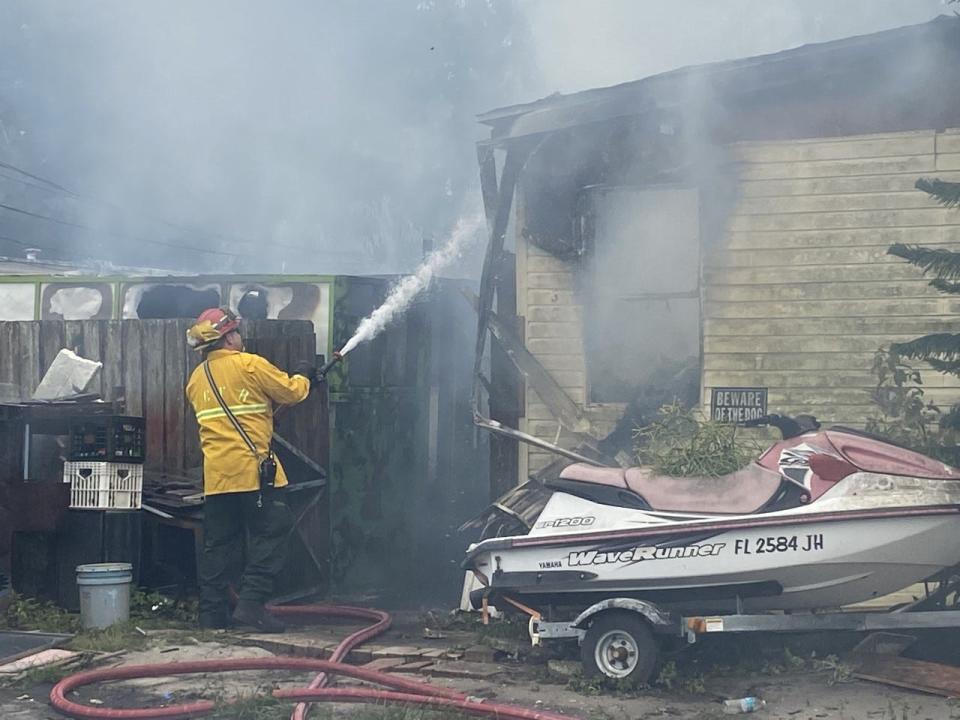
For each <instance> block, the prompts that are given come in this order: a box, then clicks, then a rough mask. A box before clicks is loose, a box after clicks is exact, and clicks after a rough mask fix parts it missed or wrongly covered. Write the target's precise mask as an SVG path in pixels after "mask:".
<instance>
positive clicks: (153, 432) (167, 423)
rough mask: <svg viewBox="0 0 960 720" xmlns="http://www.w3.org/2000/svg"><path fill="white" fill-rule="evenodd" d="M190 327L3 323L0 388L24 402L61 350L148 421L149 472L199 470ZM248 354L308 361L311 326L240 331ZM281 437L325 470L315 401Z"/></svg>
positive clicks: (285, 425)
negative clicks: (189, 390) (90, 363)
mask: <svg viewBox="0 0 960 720" xmlns="http://www.w3.org/2000/svg"><path fill="white" fill-rule="evenodd" d="M191 322H192V321H190V320H82V321H50V320H46V321H39V322H0V383H9V384H13V385H15V386H17V387H18V388H19V389H20V393H21V396H22V397H23V398H24V399H28V398H29V397H30V396H31V395H32V394H33V391H34V389H35V388H36V386H37V384H38V383H39V382H40V378H41V377H42V376H43V373H44V372H45V371H46V369H47V368H48V367H49V366H50V363H51V362H52V361H53V358H54V357H55V356H56V354H57V353H58V352H59V351H60V350H61V349H62V348H70V349H71V350H73V351H74V352H76V353H77V354H79V355H81V356H83V357H85V358H89V359H91V360H99V361H100V362H102V363H103V369H102V370H101V371H100V372H99V373H98V374H97V377H96V378H95V379H94V381H93V384H92V385H91V387H90V388H89V390H90V391H92V392H97V393H100V395H101V396H102V397H103V398H104V399H105V400H108V401H113V400H116V399H118V398H120V397H122V398H123V400H124V405H125V408H126V413H127V414H129V415H142V416H143V417H145V418H146V422H147V461H146V465H147V467H148V468H150V469H152V470H157V471H161V472H168V473H175V474H180V473H183V472H184V471H185V470H187V469H188V468H192V467H196V466H198V465H200V463H201V454H200V447H199V443H198V438H197V424H196V419H195V418H194V414H193V411H192V409H191V408H190V406H189V404H188V403H187V400H186V396H185V395H184V386H185V385H186V382H187V379H188V378H189V376H190V373H191V372H192V371H193V369H194V368H195V367H196V365H197V363H198V362H199V360H200V356H199V353H197V352H194V351H192V350H190V349H189V348H188V347H187V345H186V342H185V340H186V331H187V328H188V327H189V326H190V324H191ZM241 332H242V333H243V335H244V338H245V341H246V345H247V349H248V350H249V351H250V352H256V353H257V354H259V355H262V356H264V357H266V358H267V359H268V360H270V361H271V362H273V363H274V364H275V365H277V366H278V367H280V368H282V369H285V370H290V369H292V368H293V366H294V365H296V363H297V362H299V361H301V360H313V358H314V354H315V348H316V339H315V335H314V330H313V324H312V323H311V322H309V321H305V320H256V321H250V322H245V323H244V325H243V326H242V328H241ZM278 430H279V431H280V432H281V433H283V434H284V436H285V437H287V439H289V440H290V441H291V442H292V443H293V444H295V445H297V447H298V448H299V449H300V450H301V451H303V452H304V453H306V454H307V455H308V456H310V457H311V458H313V459H314V460H315V461H317V462H318V463H320V464H321V465H323V466H324V467H326V465H327V462H328V458H327V450H328V448H327V445H328V443H327V435H326V433H327V418H326V408H325V402H324V401H323V398H321V397H319V396H318V394H316V393H315V394H314V395H311V398H310V399H309V400H308V401H306V402H305V403H303V404H302V405H301V406H298V407H297V408H296V409H294V410H292V411H291V412H289V413H287V414H286V415H285V416H284V417H283V418H282V419H280V420H279V421H278Z"/></svg>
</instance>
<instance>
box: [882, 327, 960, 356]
mask: <svg viewBox="0 0 960 720" xmlns="http://www.w3.org/2000/svg"><path fill="white" fill-rule="evenodd" d="M890 352H891V353H893V354H895V355H899V356H900V357H904V358H912V359H914V360H926V361H928V362H929V361H931V360H939V361H941V362H945V363H953V362H960V335H958V334H955V333H933V334H931V335H924V336H922V337H918V338H915V339H913V340H908V341H907V342H902V343H893V344H892V345H891V346H890Z"/></svg>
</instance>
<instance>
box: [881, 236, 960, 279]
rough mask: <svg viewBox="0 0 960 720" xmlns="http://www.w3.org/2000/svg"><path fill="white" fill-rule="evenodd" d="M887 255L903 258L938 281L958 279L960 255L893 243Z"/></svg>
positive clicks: (959, 276)
mask: <svg viewBox="0 0 960 720" xmlns="http://www.w3.org/2000/svg"><path fill="white" fill-rule="evenodd" d="M887 254H888V255H895V256H896V257H899V258H903V259H904V260H906V261H907V262H908V263H910V264H911V265H916V266H917V267H919V268H920V269H921V270H923V274H924V275H927V274H933V275H935V276H936V278H937V279H938V280H948V281H949V280H958V279H960V253H958V252H953V251H952V250H944V249H942V248H928V247H920V246H919V245H904V244H903V243H895V244H894V245H891V246H890V247H889V248H887Z"/></svg>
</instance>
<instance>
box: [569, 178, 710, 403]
mask: <svg viewBox="0 0 960 720" xmlns="http://www.w3.org/2000/svg"><path fill="white" fill-rule="evenodd" d="M579 207H580V208H581V211H582V212H583V213H584V215H583V217H582V220H581V227H583V228H584V229H585V231H587V232H586V233H585V238H584V240H585V250H586V254H585V257H584V264H583V267H582V268H581V272H580V273H579V278H578V281H579V285H580V295H581V298H582V300H581V301H582V302H583V307H584V319H585V320H584V324H583V340H584V360H585V369H586V372H587V377H586V384H587V393H588V401H590V402H597V403H611V402H614V403H619V402H630V401H631V400H633V399H635V398H636V397H638V395H642V394H644V392H645V389H644V388H645V386H646V385H648V384H649V382H650V378H651V377H652V376H654V375H656V374H657V372H658V370H659V369H660V368H662V367H669V366H672V365H674V364H676V363H678V362H679V363H682V364H683V365H691V364H692V365H693V366H696V367H699V356H700V336H701V327H700V231H699V225H700V222H699V200H698V193H697V191H696V190H692V189H689V188H686V189H685V188H676V187H658V186H652V187H650V186H647V187H643V186H641V187H630V186H627V187H595V188H589V189H587V190H585V192H584V193H583V195H582V197H581V202H580V204H579ZM684 394H686V393H684Z"/></svg>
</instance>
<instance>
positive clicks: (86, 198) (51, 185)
mask: <svg viewBox="0 0 960 720" xmlns="http://www.w3.org/2000/svg"><path fill="white" fill-rule="evenodd" d="M0 167H2V168H7V169H8V170H13V171H14V172H17V173H20V174H21V175H24V176H26V177H28V178H31V179H32V180H37V181H38V182H41V183H43V185H37V184H35V183H28V182H27V181H25V180H21V179H20V178H15V177H11V176H9V175H4V174H2V173H0V177H4V178H6V179H8V180H10V181H12V182H16V183H20V184H22V185H26V186H29V187H34V188H37V189H39V190H46V191H47V192H52V191H54V190H56V191H58V192H61V193H64V194H66V195H68V196H70V197H72V198H74V199H76V200H81V201H83V202H89V203H95V204H99V205H104V206H106V207H110V208H114V209H116V210H120V211H121V212H126V208H124V207H122V206H120V205H117V204H116V203H112V202H110V201H108V200H101V199H100V198H96V197H93V196H90V195H81V194H80V193H78V192H75V191H73V190H70V189H69V188H66V187H64V186H63V185H61V184H60V183H57V182H54V181H53V180H50V179H49V178H45V177H42V176H40V175H36V174H34V173H31V172H29V171H27V170H24V169H23V168H20V167H17V166H16V165H11V164H10V163H7V162H2V161H0ZM147 217H148V218H150V219H151V220H152V221H154V222H160V223H163V224H164V225H167V226H169V227H171V228H173V229H174V230H179V231H181V232H186V233H191V234H192V235H194V236H195V237H197V238H198V239H203V238H205V237H206V238H209V239H217V240H232V241H238V242H242V243H245V244H247V245H254V246H255V245H256V244H257V243H255V242H254V241H253V240H250V239H249V238H238V237H231V236H228V235H222V234H220V233H212V234H209V235H205V234H204V231H202V230H197V229H196V228H190V227H186V226H183V225H179V224H177V223H174V222H171V221H170V220H167V219H165V218H162V217H159V216H154V217H150V215H147ZM86 229H90V230H92V228H86ZM143 240H144V242H154V243H157V244H164V243H162V242H161V241H157V240H150V239H148V238H145V239H143ZM271 246H272V247H277V248H283V249H286V250H312V248H310V247H306V246H302V245H299V246H298V245H285V244H281V243H271ZM170 247H181V248H183V249H187V250H196V251H198V252H215V254H218V255H228V256H233V257H257V256H256V255H253V254H250V253H230V252H224V251H208V250H204V249H202V248H200V247H196V246H192V245H184V246H178V245H170Z"/></svg>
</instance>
